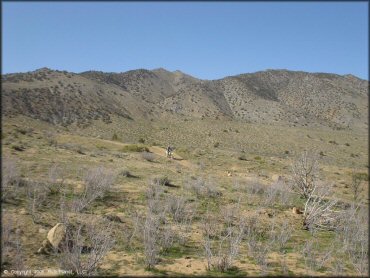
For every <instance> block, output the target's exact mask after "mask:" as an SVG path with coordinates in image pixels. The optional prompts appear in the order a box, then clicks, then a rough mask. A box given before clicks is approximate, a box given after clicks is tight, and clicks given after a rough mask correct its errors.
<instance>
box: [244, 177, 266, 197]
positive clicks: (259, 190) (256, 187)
mask: <svg viewBox="0 0 370 278" xmlns="http://www.w3.org/2000/svg"><path fill="white" fill-rule="evenodd" d="M265 191H266V187H265V186H264V185H262V184H261V183H260V182H259V181H257V180H254V181H252V182H251V183H250V184H248V187H247V192H248V194H253V195H254V194H257V195H261V194H264V193H265Z"/></svg>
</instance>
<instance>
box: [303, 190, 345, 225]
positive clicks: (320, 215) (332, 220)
mask: <svg viewBox="0 0 370 278" xmlns="http://www.w3.org/2000/svg"><path fill="white" fill-rule="evenodd" d="M329 196H332V191H331V188H330V187H329V186H325V185H322V184H320V185H318V184H315V185H314V187H313V188H312V191H311V192H310V194H309V195H308V198H307V200H306V203H305V206H304V212H303V226H304V228H306V229H308V230H311V231H314V230H316V229H334V228H335V226H336V225H337V217H338V216H339V213H338V212H337V211H334V210H333V209H334V207H335V205H336V203H337V200H336V199H329V198H328V197H329Z"/></svg>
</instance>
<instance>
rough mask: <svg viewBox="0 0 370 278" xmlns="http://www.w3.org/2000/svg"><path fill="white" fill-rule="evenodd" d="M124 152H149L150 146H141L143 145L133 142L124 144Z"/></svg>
mask: <svg viewBox="0 0 370 278" xmlns="http://www.w3.org/2000/svg"><path fill="white" fill-rule="evenodd" d="M121 151H122V152H138V153H140V152H149V149H148V147H145V146H141V145H135V144H131V145H126V146H124V147H123V148H122V149H121Z"/></svg>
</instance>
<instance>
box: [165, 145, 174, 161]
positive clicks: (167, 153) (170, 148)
mask: <svg viewBox="0 0 370 278" xmlns="http://www.w3.org/2000/svg"><path fill="white" fill-rule="evenodd" d="M172 151H173V148H172V147H171V146H168V147H167V149H166V156H167V157H168V158H173V155H172Z"/></svg>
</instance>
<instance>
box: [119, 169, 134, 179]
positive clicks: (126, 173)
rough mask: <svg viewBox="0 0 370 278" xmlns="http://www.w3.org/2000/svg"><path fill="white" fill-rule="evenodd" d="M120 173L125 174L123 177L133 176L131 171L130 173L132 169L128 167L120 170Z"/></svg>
mask: <svg viewBox="0 0 370 278" xmlns="http://www.w3.org/2000/svg"><path fill="white" fill-rule="evenodd" d="M120 175H121V176H123V177H127V178H129V177H132V174H131V173H130V171H129V170H127V169H123V170H122V171H121V172H120Z"/></svg>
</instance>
